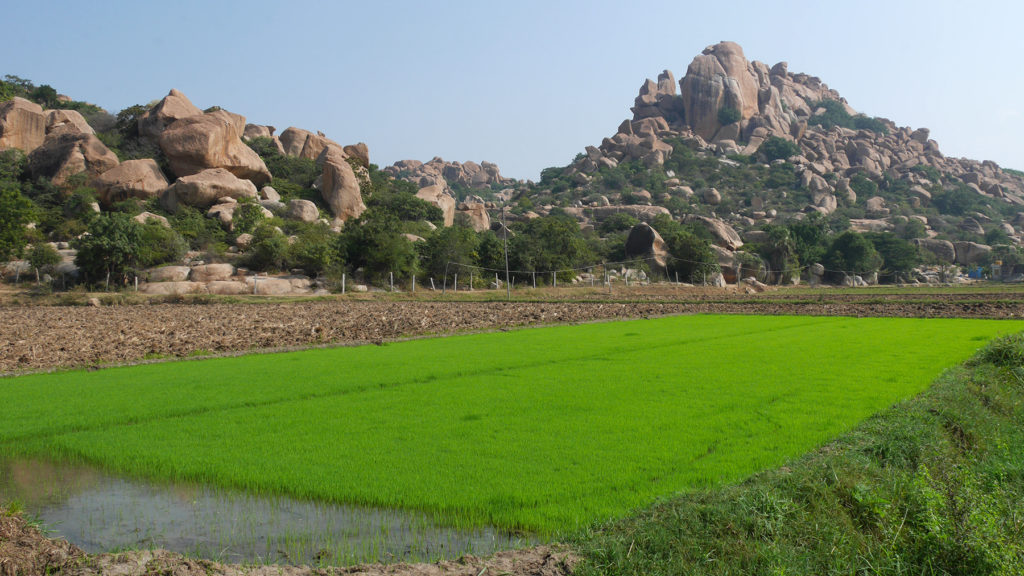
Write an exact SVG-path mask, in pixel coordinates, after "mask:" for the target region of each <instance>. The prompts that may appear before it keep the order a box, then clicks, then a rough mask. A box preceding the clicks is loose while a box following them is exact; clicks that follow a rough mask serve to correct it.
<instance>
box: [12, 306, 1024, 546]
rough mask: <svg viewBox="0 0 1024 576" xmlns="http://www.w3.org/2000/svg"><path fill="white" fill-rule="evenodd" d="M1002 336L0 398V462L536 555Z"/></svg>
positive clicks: (127, 376)
mask: <svg viewBox="0 0 1024 576" xmlns="http://www.w3.org/2000/svg"><path fill="white" fill-rule="evenodd" d="M1022 328H1024V324H1022V323H1020V322H1006V321H981V320H915V319H853V318H820V317H749V316H686V317H674V318H664V319H657V320H637V321H630V322H616V323H602V324H588V325H581V326H559V327H551V328H543V329H530V330H520V331H515V332H509V333H493V334H478V335H466V336H456V337H450V338H443V339H428V340H416V341H410V342H403V343H396V344H389V345H384V346H366V347H358V348H334V349H320V350H308V351H303V352H292V353H283V354H265V355H252V356H245V357H238V358H221V359H212V360H201V361H182V362H173V363H164V364H153V365H144V366H136V367H125V368H112V369H107V370H99V371H92V372H88V371H75V372H65V373H58V374H39V375H29V376H22V377H17V378H8V379H2V380H0V399H2V402H0V452H9V453H17V454H26V455H44V456H50V457H54V458H66V459H83V460H86V461H89V462H92V463H96V464H99V465H102V466H104V467H106V468H108V469H110V470H114V471H118V472H124V473H129V474H133V475H138V476H144V477H151V478H155V479H169V480H178V479H187V480H194V481H201V482H210V483H213V484H217V485H222V486H231V487H241V488H245V489H249V490H253V491H258V492H274V493H287V494H292V495H296V496H300V497H308V498H316V499H324V500H333V501H339V502H348V503H355V504H368V505H376V506H386V507H403V508H412V509H419V510H423V511H426V512H428V513H430V514H433V515H436V517H437V518H438V519H439V520H441V521H443V522H447V523H450V524H453V525H481V524H492V525H497V526H500V527H504V528H510V529H522V530H528V531H537V532H540V533H541V534H545V535H551V534H557V533H563V534H565V533H569V532H573V531H576V530H579V529H580V528H583V527H585V526H588V525H591V524H592V523H593V522H595V521H600V520H604V519H607V518H612V517H621V516H622V515H624V514H627V513H628V512H630V511H631V510H634V509H636V508H638V507H643V506H647V505H650V504H651V503H652V502H653V501H655V500H656V499H658V498H659V497H663V496H666V495H670V494H674V493H678V492H681V491H693V490H699V489H706V488H711V487H716V486H721V485H724V484H726V483H733V482H737V481H740V480H742V479H743V478H746V477H748V476H749V475H750V474H752V473H755V472H757V471H759V470H764V469H767V468H772V467H776V466H779V465H781V464H783V463H785V462H786V461H788V460H790V459H792V458H795V457H797V456H799V455H801V454H803V453H806V452H807V451H808V450H811V449H813V448H815V447H817V446H819V445H821V444H822V443H824V442H826V441H828V440H830V439H831V438H834V437H835V436H836V435H838V434H840V433H842V432H844V431H847V430H849V429H850V428H851V427H853V426H854V425H856V424H857V423H858V422H860V421H861V420H863V419H864V418H867V417H868V416H870V415H871V414H873V413H876V412H878V411H879V410H882V409H884V408H886V407H888V406H890V405H892V404H893V403H894V402H897V401H899V400H902V399H905V398H908V397H910V396H913V395H915V394H917V393H919V392H921V391H922V390H924V389H925V388H926V387H927V386H928V384H929V383H930V382H931V381H932V380H933V379H934V378H935V377H936V376H937V375H938V374H939V373H940V372H941V371H942V370H943V369H944V368H946V367H949V366H951V365H953V364H956V363H958V362H961V361H963V360H964V359H966V358H967V357H969V356H970V355H971V354H972V353H973V352H974V351H975V350H976V349H977V348H978V347H980V346H981V345H982V344H983V343H984V342H985V341H987V340H989V339H990V338H991V337H993V336H995V335H996V334H998V333H1008V332H1014V331H1018V330H1021V329H1022Z"/></svg>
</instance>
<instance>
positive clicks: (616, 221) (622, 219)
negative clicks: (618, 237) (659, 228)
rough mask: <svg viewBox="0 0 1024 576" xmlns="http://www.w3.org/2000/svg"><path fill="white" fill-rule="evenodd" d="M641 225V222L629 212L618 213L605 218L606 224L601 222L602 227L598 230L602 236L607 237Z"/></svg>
mask: <svg viewBox="0 0 1024 576" xmlns="http://www.w3.org/2000/svg"><path fill="white" fill-rule="evenodd" d="M639 223H640V221H639V220H637V219H636V218H634V217H633V216H632V215H630V214H629V213H628V212H616V213H615V214H612V215H611V216H609V217H607V218H605V219H604V222H601V225H600V226H598V227H597V230H598V232H600V233H601V234H604V235H607V234H611V233H613V232H621V231H623V230H629V229H631V228H632V227H633V226H636V225H637V224H639Z"/></svg>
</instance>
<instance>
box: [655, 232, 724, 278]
mask: <svg viewBox="0 0 1024 576" xmlns="http://www.w3.org/2000/svg"><path fill="white" fill-rule="evenodd" d="M659 233H660V232H659ZM662 239H663V240H664V241H665V248H666V249H667V250H668V252H669V254H671V255H672V258H670V259H669V261H668V266H667V268H668V275H669V278H675V277H676V275H677V274H678V275H679V278H680V279H681V280H684V281H687V282H699V281H701V280H702V279H704V278H706V277H708V276H710V275H712V274H714V273H715V272H718V270H719V267H718V259H717V258H716V257H715V253H714V251H713V250H712V249H711V244H709V243H708V242H707V241H706V240H703V239H701V238H699V237H698V236H697V235H695V234H693V233H692V232H690V231H689V230H687V229H686V228H683V227H679V228H678V229H674V230H671V231H669V232H666V234H663V235H662Z"/></svg>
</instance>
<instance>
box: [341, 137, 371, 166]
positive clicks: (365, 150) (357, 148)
mask: <svg viewBox="0 0 1024 576" xmlns="http://www.w3.org/2000/svg"><path fill="white" fill-rule="evenodd" d="M344 152H345V155H346V156H348V157H349V158H355V159H356V160H358V161H359V163H360V164H362V165H363V166H366V167H369V165H370V147H369V146H367V145H366V144H365V143H363V142H359V143H358V144H349V145H348V146H345V148H344Z"/></svg>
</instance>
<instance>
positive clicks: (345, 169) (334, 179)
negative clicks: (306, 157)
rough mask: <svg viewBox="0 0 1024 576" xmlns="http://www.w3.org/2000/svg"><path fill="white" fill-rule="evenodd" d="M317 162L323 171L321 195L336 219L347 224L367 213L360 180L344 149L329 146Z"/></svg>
mask: <svg viewBox="0 0 1024 576" xmlns="http://www.w3.org/2000/svg"><path fill="white" fill-rule="evenodd" d="M316 162H317V165H319V166H320V168H321V170H322V171H323V173H322V180H321V184H320V194H321V196H323V199H324V201H325V202H327V205H328V206H330V207H331V213H332V214H334V217H335V218H337V219H339V220H341V221H342V222H345V221H347V220H349V219H352V218H358V217H359V216H360V214H362V213H363V212H365V211H366V204H364V203H363V197H362V194H361V193H360V189H359V179H358V178H357V177H356V173H355V171H354V170H352V166H351V165H350V164H349V163H348V157H347V156H345V153H344V152H343V151H342V149H341V148H340V147H339V146H336V145H333V146H328V147H326V148H324V149H323V151H322V152H321V153H320V156H319V157H318V158H317V161H316Z"/></svg>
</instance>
